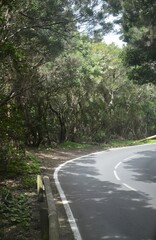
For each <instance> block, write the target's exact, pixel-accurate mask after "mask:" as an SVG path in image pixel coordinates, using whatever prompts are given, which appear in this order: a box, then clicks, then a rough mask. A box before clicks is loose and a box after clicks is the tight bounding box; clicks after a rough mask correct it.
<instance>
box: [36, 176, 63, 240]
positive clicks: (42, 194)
mask: <svg viewBox="0 0 156 240" xmlns="http://www.w3.org/2000/svg"><path fill="white" fill-rule="evenodd" d="M42 179H43V180H42ZM37 192H38V200H39V202H40V214H41V216H40V217H41V235H42V240H59V221H58V216H57V211H56V206H55V202H54V198H53V194H52V190H51V186H50V180H49V177H48V176H43V178H42V177H41V176H40V175H38V176H37ZM45 206H46V207H45ZM46 215H47V216H46ZM42 225H43V226H42Z"/></svg>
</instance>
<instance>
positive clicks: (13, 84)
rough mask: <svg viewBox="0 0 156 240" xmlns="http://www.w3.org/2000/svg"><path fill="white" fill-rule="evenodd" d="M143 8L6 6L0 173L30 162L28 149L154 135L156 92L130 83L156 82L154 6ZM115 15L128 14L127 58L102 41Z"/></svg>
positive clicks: (124, 20) (15, 0)
mask: <svg viewBox="0 0 156 240" xmlns="http://www.w3.org/2000/svg"><path fill="white" fill-rule="evenodd" d="M144 2H146V4H145V3H143V1H133V4H132V2H131V1H130V2H129V1H124V3H123V1H111V0H110V1H108V0H107V1H103V2H102V3H101V1H99V2H98V1H89V0H88V1H76V0H75V1H72V2H71V1H63V0H62V1H58V0H56V1H52V0H46V1H41V0H31V1H23V0H22V1H21V0H20V1H19V0H11V1H1V3H0V22H1V35H0V54H1V59H0V165H1V170H3V171H4V170H5V171H9V169H10V166H11V163H12V162H14V161H15V160H16V161H19V162H21V161H24V160H25V146H26V145H27V146H39V145H41V144H42V145H52V144H56V143H62V142H64V141H66V140H69V141H78V142H82V141H85V142H107V141H108V140H109V139H111V138H141V137H143V136H146V135H149V134H153V133H155V130H156V129H155V120H156V109H155V105H156V97H155V86H154V85H152V84H145V85H144V86H138V85H136V84H134V83H133V82H132V81H129V80H128V78H127V72H128V73H129V76H131V78H133V79H134V80H135V79H136V80H138V81H139V82H141V83H143V82H149V81H152V82H154V81H155V38H154V31H155V30H154V29H155V25H154V24H155V21H154V19H155V16H154V15H152V13H153V11H154V9H155V4H154V2H153V1H150V3H149V2H148V4H147V1H144ZM82 3H83V4H82ZM121 3H122V4H121ZM130 3H131V4H130ZM97 4H100V8H99V7H97ZM145 5H147V6H146V8H145ZM151 6H152V7H151ZM134 10H135V11H134ZM109 12H111V13H113V14H114V15H118V14H121V13H122V14H121V19H120V20H121V24H122V28H123V34H124V39H125V41H127V42H128V45H127V47H126V49H125V50H124V52H123V53H122V50H121V49H118V48H117V47H116V46H114V45H110V46H107V45H106V44H104V43H102V42H101V41H100V39H101V37H102V34H103V33H106V32H107V31H108V30H109V29H110V28H111V24H109V23H107V22H106V21H105V19H106V17H107V15H108V13H109ZM151 16H153V18H152V23H151V22H150V19H151ZM82 23H84V26H85V24H86V23H87V24H88V25H87V28H88V32H89V34H90V35H89V36H87V35H82V34H79V33H78V32H77V30H76V29H77V27H78V28H79V27H80V26H81V24H82ZM95 25H96V28H95V29H94V30H92V31H90V29H91V26H92V27H93V26H95ZM84 26H83V27H84ZM81 27H82V26H81ZM92 29H93V28H92ZM121 57H122V58H123V57H124V59H125V62H126V64H127V65H126V67H125V65H123V63H122V61H121ZM129 65H130V66H131V67H130V68H128V67H127V66H129ZM145 99H146V101H145Z"/></svg>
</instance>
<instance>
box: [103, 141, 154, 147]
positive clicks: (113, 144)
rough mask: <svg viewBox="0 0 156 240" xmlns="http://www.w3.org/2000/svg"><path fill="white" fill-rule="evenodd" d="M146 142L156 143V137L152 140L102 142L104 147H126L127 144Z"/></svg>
mask: <svg viewBox="0 0 156 240" xmlns="http://www.w3.org/2000/svg"><path fill="white" fill-rule="evenodd" d="M145 143H156V139H152V140H144V141H140V140H117V139H115V140H111V141H110V142H109V143H102V144H100V146H101V147H103V148H106V149H107V148H116V147H125V146H134V145H141V144H145Z"/></svg>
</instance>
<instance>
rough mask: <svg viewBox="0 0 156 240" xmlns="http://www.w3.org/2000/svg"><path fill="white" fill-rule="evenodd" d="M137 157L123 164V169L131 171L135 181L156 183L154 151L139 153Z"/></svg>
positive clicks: (155, 156) (155, 154)
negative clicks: (133, 173)
mask: <svg viewBox="0 0 156 240" xmlns="http://www.w3.org/2000/svg"><path fill="white" fill-rule="evenodd" d="M137 154H138V155H139V157H138V158H137V160H136V159H134V160H131V161H126V162H125V168H127V169H129V170H132V171H133V172H135V173H136V174H135V175H133V177H134V178H135V180H137V181H143V182H148V183H149V182H151V183H156V172H155V171H156V151H141V152H138V153H137Z"/></svg>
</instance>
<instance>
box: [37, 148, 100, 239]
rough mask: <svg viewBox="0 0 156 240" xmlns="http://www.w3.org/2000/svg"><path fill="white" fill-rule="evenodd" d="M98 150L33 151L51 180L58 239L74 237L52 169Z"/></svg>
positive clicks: (42, 171) (44, 172)
mask: <svg viewBox="0 0 156 240" xmlns="http://www.w3.org/2000/svg"><path fill="white" fill-rule="evenodd" d="M100 150H101V149H100V148H99V147H97V146H93V147H91V148H86V149H53V150H46V151H45V150H44V151H33V154H35V155H36V156H38V157H39V158H40V159H41V160H42V166H41V173H42V174H43V175H46V176H49V178H50V181H51V186H52V192H53V196H54V199H55V203H56V208H57V213H58V218H59V224H60V240H74V237H73V234H72V232H71V229H70V226H69V223H68V220H67V216H66V213H65V210H64V207H63V204H62V202H61V199H60V197H59V194H58V191H57V189H56V186H55V183H54V179H53V173H54V170H55V168H56V167H57V166H58V165H60V164H61V163H63V162H65V161H67V160H70V159H73V158H76V157H80V156H83V155H87V154H89V153H92V152H96V151H100Z"/></svg>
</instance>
